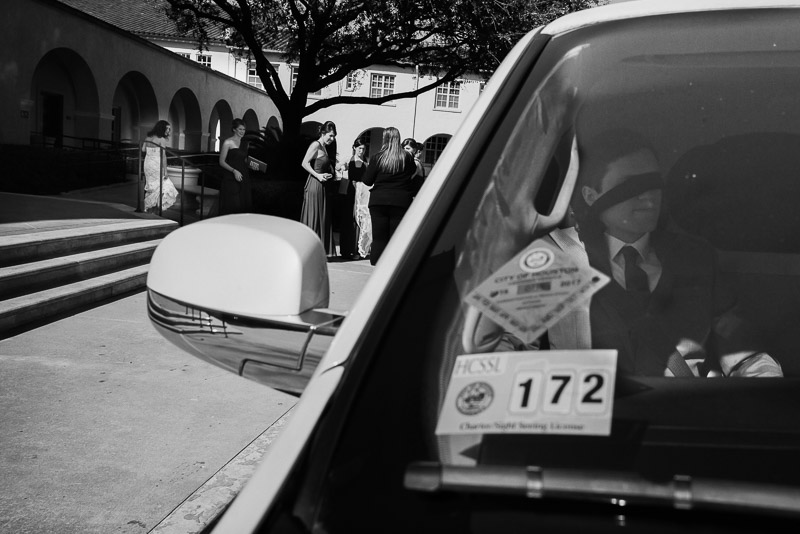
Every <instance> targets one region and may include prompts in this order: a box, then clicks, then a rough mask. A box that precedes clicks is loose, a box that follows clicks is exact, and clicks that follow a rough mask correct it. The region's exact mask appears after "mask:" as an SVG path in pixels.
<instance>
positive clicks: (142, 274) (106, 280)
mask: <svg viewBox="0 0 800 534" xmlns="http://www.w3.org/2000/svg"><path fill="white" fill-rule="evenodd" d="M147 270H148V265H139V266H136V267H132V268H129V269H124V270H121V271H116V272H112V273H108V274H104V275H101V276H96V277H93V278H90V279H88V280H82V281H79V282H73V283H71V284H66V285H63V286H59V287H55V288H52V289H46V290H44V291H38V292H36V293H30V294H27V295H22V296H19V297H15V298H12V299H8V300H4V301H0V335H3V334H5V333H8V332H13V331H15V330H18V329H21V328H22V327H24V326H26V325H29V324H32V323H40V322H44V321H46V320H48V319H52V318H56V317H58V316H61V315H64V314H67V313H69V312H71V311H73V310H76V309H80V308H84V307H87V306H90V305H93V304H96V303H99V302H103V301H107V300H109V299H112V298H115V297H119V296H122V295H126V294H129V293H132V292H134V291H138V290H141V289H144V287H145V285H146V283H147Z"/></svg>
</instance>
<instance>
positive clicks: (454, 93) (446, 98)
mask: <svg viewBox="0 0 800 534" xmlns="http://www.w3.org/2000/svg"><path fill="white" fill-rule="evenodd" d="M462 87H463V83H462V82H461V81H458V80H457V81H454V82H447V83H443V84H442V85H440V86H438V87H437V88H436V95H435V97H434V101H433V102H434V104H433V109H443V110H447V111H454V110H459V109H461V88H462Z"/></svg>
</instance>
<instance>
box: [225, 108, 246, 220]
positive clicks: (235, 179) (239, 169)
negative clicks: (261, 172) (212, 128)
mask: <svg viewBox="0 0 800 534" xmlns="http://www.w3.org/2000/svg"><path fill="white" fill-rule="evenodd" d="M231 128H232V130H233V135H232V136H231V137H229V138H227V139H226V140H225V142H223V143H222V148H221V149H220V151H219V165H220V167H222V168H223V170H225V175H224V176H223V177H222V184H221V185H220V191H219V214H220V215H226V214H229V213H248V212H251V211H253V196H252V192H251V189H250V171H249V168H248V167H249V164H248V162H247V142H246V141H245V142H242V138H243V137H244V134H245V132H246V131H247V128H245V125H244V121H243V120H242V119H233V123H232V127H231Z"/></svg>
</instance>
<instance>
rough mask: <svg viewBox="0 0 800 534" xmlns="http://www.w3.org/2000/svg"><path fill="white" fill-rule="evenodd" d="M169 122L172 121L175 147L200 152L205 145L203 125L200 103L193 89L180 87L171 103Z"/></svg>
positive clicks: (172, 142) (172, 140) (171, 144)
mask: <svg viewBox="0 0 800 534" xmlns="http://www.w3.org/2000/svg"><path fill="white" fill-rule="evenodd" d="M169 122H170V123H172V139H170V146H171V147H172V148H173V149H178V150H183V151H185V152H200V151H201V150H202V147H203V137H204V132H203V127H202V123H201V119H200V104H199V102H198V101H197V97H196V96H195V94H194V92H192V90H191V89H188V88H186V87H184V88H182V89H180V90H179V91H178V92H177V93H175V96H174V97H172V102H170V104H169Z"/></svg>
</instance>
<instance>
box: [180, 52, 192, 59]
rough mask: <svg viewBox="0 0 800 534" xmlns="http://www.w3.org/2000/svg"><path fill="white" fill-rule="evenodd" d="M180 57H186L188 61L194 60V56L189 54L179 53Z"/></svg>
mask: <svg viewBox="0 0 800 534" xmlns="http://www.w3.org/2000/svg"><path fill="white" fill-rule="evenodd" d="M178 55H179V56H181V57H185V58H186V59H192V54H190V53H189V52H178Z"/></svg>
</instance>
